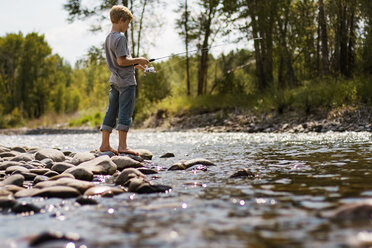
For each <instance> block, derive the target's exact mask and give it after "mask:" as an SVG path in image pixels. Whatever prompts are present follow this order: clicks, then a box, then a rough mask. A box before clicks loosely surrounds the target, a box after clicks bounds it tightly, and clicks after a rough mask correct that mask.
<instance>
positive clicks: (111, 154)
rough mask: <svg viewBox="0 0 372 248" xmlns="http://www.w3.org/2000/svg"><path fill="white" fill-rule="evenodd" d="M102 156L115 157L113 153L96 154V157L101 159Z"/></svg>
mask: <svg viewBox="0 0 372 248" xmlns="http://www.w3.org/2000/svg"><path fill="white" fill-rule="evenodd" d="M102 156H109V157H110V158H111V157H113V156H115V153H113V152H100V153H98V157H102Z"/></svg>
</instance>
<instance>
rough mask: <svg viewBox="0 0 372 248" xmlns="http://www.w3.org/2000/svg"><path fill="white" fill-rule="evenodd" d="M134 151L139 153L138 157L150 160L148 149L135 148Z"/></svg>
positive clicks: (150, 155)
mask: <svg viewBox="0 0 372 248" xmlns="http://www.w3.org/2000/svg"><path fill="white" fill-rule="evenodd" d="M135 151H136V152H138V153H139V155H140V157H142V158H143V159H146V160H151V159H152V153H151V152H150V151H149V150H146V149H136V150H135Z"/></svg>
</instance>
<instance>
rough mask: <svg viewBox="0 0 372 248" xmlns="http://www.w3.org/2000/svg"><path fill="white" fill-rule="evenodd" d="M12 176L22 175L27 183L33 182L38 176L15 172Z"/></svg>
mask: <svg viewBox="0 0 372 248" xmlns="http://www.w3.org/2000/svg"><path fill="white" fill-rule="evenodd" d="M12 175H22V176H23V177H24V178H25V180H26V181H32V180H34V178H35V177H36V176H37V174H35V173H31V172H23V171H15V172H13V173H12Z"/></svg>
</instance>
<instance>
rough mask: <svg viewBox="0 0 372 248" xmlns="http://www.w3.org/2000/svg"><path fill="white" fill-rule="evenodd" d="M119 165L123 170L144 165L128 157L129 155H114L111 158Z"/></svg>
mask: <svg viewBox="0 0 372 248" xmlns="http://www.w3.org/2000/svg"><path fill="white" fill-rule="evenodd" d="M111 160H112V162H114V163H115V164H116V166H117V169H118V170H120V171H122V170H124V169H127V168H139V167H142V165H141V163H140V162H138V161H136V160H134V159H132V158H130V157H128V156H113V157H112V158H111Z"/></svg>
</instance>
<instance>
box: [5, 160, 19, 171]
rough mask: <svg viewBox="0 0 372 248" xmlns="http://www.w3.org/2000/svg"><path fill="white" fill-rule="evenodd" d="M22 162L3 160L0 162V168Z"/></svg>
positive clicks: (17, 164)
mask: <svg viewBox="0 0 372 248" xmlns="http://www.w3.org/2000/svg"><path fill="white" fill-rule="evenodd" d="M22 165H23V164H22V163H20V162H16V161H5V162H2V163H1V164H0V170H6V169H7V168H8V167H11V166H22Z"/></svg>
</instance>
